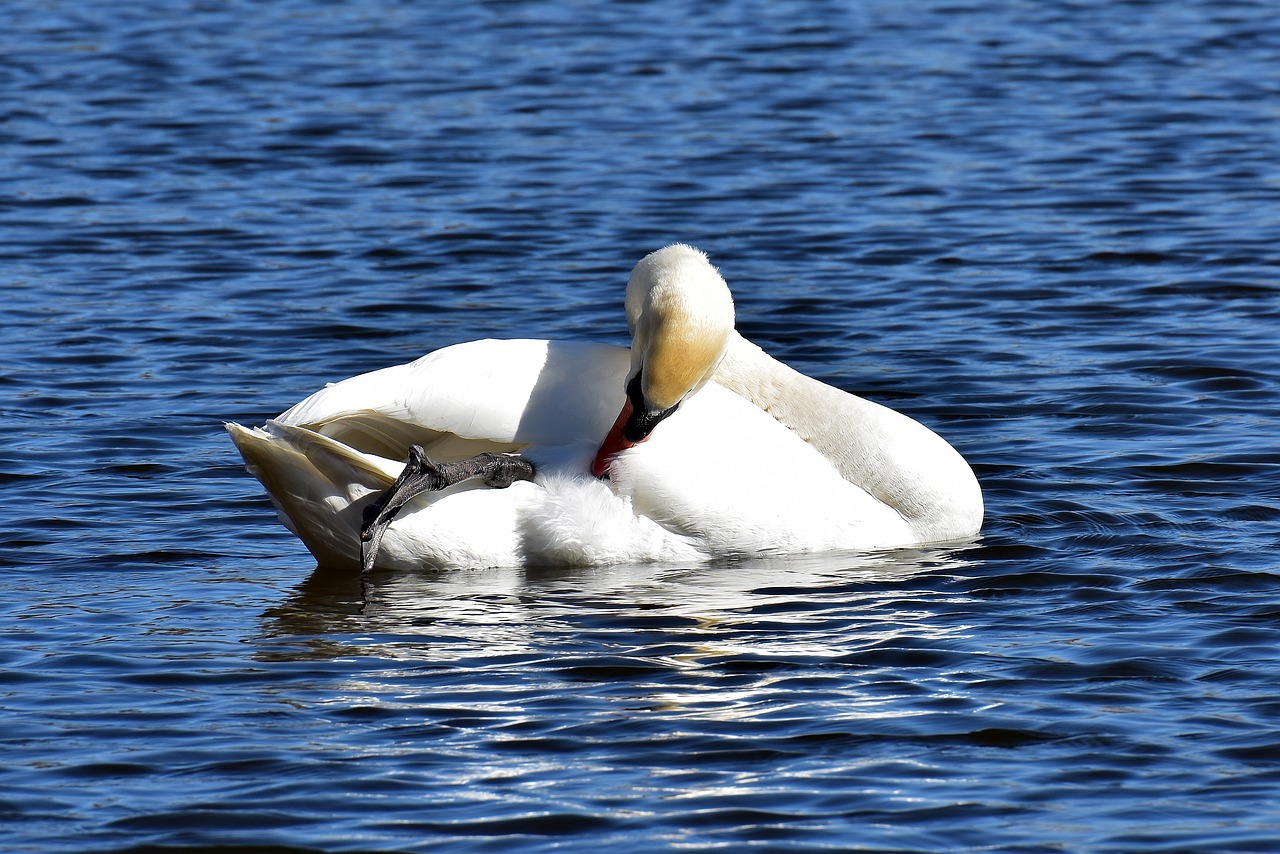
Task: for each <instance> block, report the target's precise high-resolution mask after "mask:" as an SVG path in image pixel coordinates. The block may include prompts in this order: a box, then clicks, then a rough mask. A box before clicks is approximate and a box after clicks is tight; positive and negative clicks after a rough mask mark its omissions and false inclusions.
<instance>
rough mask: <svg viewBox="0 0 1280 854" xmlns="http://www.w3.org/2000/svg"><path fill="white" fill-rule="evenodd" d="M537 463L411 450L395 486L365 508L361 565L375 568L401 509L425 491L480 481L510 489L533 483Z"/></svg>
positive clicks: (510, 456)
mask: <svg viewBox="0 0 1280 854" xmlns="http://www.w3.org/2000/svg"><path fill="white" fill-rule="evenodd" d="M533 475H534V469H533V463H531V462H529V461H528V460H526V459H524V458H523V457H517V456H515V455H514V454H491V453H486V454H477V455H476V456H474V457H471V458H470V459H466V460H458V461H456V462H450V463H437V462H432V461H431V460H430V459H428V458H427V454H426V452H425V451H424V450H422V446H421V445H414V446H413V447H411V448H409V461H408V462H407V463H406V464H405V467H404V471H402V472H400V476H399V477H398V478H396V480H395V483H393V484H391V487H390V488H389V489H388V490H387V491H386V492H384V493H382V494H381V495H379V496H378V498H377V499H376V500H375V501H374V502H373V503H372V504H370V505H369V506H368V507H366V508H365V509H364V524H362V525H361V526H360V565H361V567H362V569H363V571H364V572H370V571H371V570H372V569H373V564H374V561H375V560H377V558H378V549H379V548H380V547H381V545H382V537H383V535H384V534H386V532H387V528H388V527H389V526H390V525H391V520H392V519H394V518H395V517H396V515H397V514H398V513H399V512H400V510H401V509H402V508H403V507H404V506H405V505H406V504H408V503H409V502H410V501H412V500H413V499H414V498H416V497H417V496H419V495H421V494H422V493H424V492H435V491H438V490H441V489H447V488H448V487H450V486H453V485H454V484H455V483H462V482H463V481H465V480H471V479H473V478H477V477H478V478H480V479H481V481H482V482H483V483H484V485H485V486H491V487H493V488H494V489H506V488H507V487H508V486H510V485H511V484H513V483H515V482H516V481H517V480H533Z"/></svg>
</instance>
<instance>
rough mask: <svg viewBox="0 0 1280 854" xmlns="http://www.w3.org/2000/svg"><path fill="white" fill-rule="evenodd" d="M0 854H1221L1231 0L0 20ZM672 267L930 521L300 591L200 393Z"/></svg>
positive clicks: (223, 413)
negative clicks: (927, 484) (820, 392)
mask: <svg viewBox="0 0 1280 854" xmlns="http://www.w3.org/2000/svg"><path fill="white" fill-rule="evenodd" d="M0 82H2V84H3V85H2V86H0V118H2V121H0V163H3V169H0V281H2V282H3V286H2V287H3V294H4V299H3V301H0V321H2V322H3V325H4V329H5V330H6V334H5V336H4V339H5V341H4V343H3V345H0V406H2V407H3V412H2V417H0V481H2V482H3V485H4V491H3V494H2V497H0V546H2V547H3V548H2V549H0V568H2V569H0V571H2V573H3V576H2V577H3V582H4V586H5V590H6V595H5V596H4V599H3V604H2V605H0V662H2V663H3V672H2V675H0V679H2V680H3V684H2V685H0V750H2V751H3V753H2V755H3V758H4V761H3V764H2V765H0V848H3V849H4V850H6V851H15V852H16V851H32V852H84V851H100V852H125V851H133V852H142V851H160V850H163V851H170V852H171V851H181V850H187V849H191V850H195V849H199V850H202V851H208V850H220V851H248V850H263V849H268V850H271V851H275V852H304V851H308V852H309V851H365V852H373V851H382V852H391V851H395V852H418V851H442V850H443V851H495V852H507V851H517V850H518V851H547V852H550V851H557V852H578V851H583V852H587V851H591V852H594V851H598V850H602V849H604V848H606V847H607V848H609V849H610V850H614V851H618V852H649V851H656V850H677V849H679V850H699V851H703V850H712V849H724V850H730V851H739V850H744V849H749V848H754V849H759V850H770V851H772V850H794V851H807V850H818V849H833V850H857V851H884V852H888V851H893V852H941V851H967V850H984V851H1000V852H1052V851H1071V852H1078V851H1097V852H1133V851H1160V852H1243V851H1250V852H1252V851H1257V852H1263V851H1267V852H1270V851H1275V850H1277V844H1280V843H1278V842H1277V840H1278V839H1280V808H1278V807H1277V803H1278V802H1280V447H1278V439H1280V382H1278V381H1277V373H1278V372H1280V343H1278V341H1280V16H1277V15H1276V13H1275V6H1274V4H1273V3H1271V2H1262V1H1261V0H1260V2H1229V0H1169V2H1102V1H1101V0H1097V2H1093V0H1080V2H1066V0H1050V2H1040V3H1022V2H1014V1H1013V0H995V2H985V3H980V4H975V3H962V2H954V0H938V2H920V3H897V2H876V0H870V2H865V3H836V2H825V3H824V2H815V3H799V2H773V3H770V2H755V1H754V0H748V2H742V3H731V4H730V3H725V4H722V3H710V2H691V3H679V2H674V0H657V2H633V3H610V4H592V3H585V2H577V3H568V2H567V3H523V2H492V3H481V2H475V3H465V2H464V3H451V4H445V3H430V2H417V3H415V2H407V0H402V2H395V0H358V1H357V0H351V2H340V0H332V1H331V2H321V1H320V0H285V2H272V3H256V2H249V0H228V1H227V2H213V0H189V1H188V0H182V2H179V0H173V2H163V0H139V2H132V3H108V2H105V0H88V2H86V0H17V2H9V3H5V4H4V5H3V7H0ZM674 240H683V241H687V242H691V243H694V244H696V245H698V246H700V247H701V248H703V249H705V250H706V251H708V252H709V253H710V254H711V257H712V259H713V260H714V261H715V262H716V263H717V264H718V265H719V266H720V268H721V269H722V271H723V272H724V274H725V276H726V278H727V279H728V281H729V283H730V285H731V286H732V287H733V288H734V291H735V293H736V297H737V302H738V313H739V317H740V326H741V328H742V330H743V331H744V333H745V334H747V335H748V337H751V338H753V339H754V340H756V341H757V342H758V343H760V344H761V345H762V346H764V347H765V348H766V349H768V350H769V351H770V352H772V353H773V354H774V355H776V356H778V357H779V358H781V359H783V360H785V361H787V362H789V363H791V364H793V365H795V366H796V367H798V368H800V369H802V370H804V371H805V372H807V373H809V374H811V375H813V376H816V377H819V378H821V379H823V380H825V381H827V382H830V383H833V384H835V385H838V386H840V387H841V388H845V389H848V390H850V391H853V392H856V393H859V394H863V395H865V396H867V397H870V398H872V399H874V400H878V401H881V402H883V403H887V404H889V405H891V406H894V407H896V408H898V409H900V410H902V411H905V412H907V413H909V414H911V415H913V416H914V417H916V418H918V419H919V420H921V421H923V422H925V423H927V424H928V425H930V426H931V427H933V428H934V429H936V430H937V431H938V432H940V433H942V434H943V435H944V436H946V437H947V438H948V439H950V440H951V441H952V443H953V444H954V445H956V447H958V448H959V449H960V450H961V451H962V452H963V453H964V454H965V455H966V457H967V458H968V459H969V460H970V461H971V462H972V463H973V465H974V468H975V470H976V471H977V472H978V475H979V477H980V479H981V481H982V483H983V487H984V491H985V495H986V500H987V508H988V520H987V523H986V526H985V528H984V531H983V535H982V537H981V538H980V539H979V540H977V541H975V542H974V543H972V544H966V545H961V546H957V547H955V548H947V549H923V550H912V551H904V552H901V553H894V554H889V555H868V556H866V557H864V558H858V557H849V556H847V555H846V556H840V557H830V556H826V557H824V556H815V557H806V558H803V559H793V560H770V561H759V562H743V563H739V564H735V565H727V566H707V567H689V566H624V567H613V568H603V569H591V570H580V569H564V570H556V569H540V570H536V571H534V570H494V571H483V572H446V573H438V574H427V573H421V574H412V573H378V574H376V575H374V576H373V577H372V578H371V579H370V580H369V581H368V583H367V584H362V583H361V581H360V579H358V578H355V577H352V576H351V575H349V574H341V573H333V572H325V571H323V570H318V569H316V568H315V566H314V564H313V562H312V561H311V560H310V559H309V556H308V554H307V553H306V551H305V550H304V549H303V547H302V546H301V544H300V543H298V542H297V541H296V540H295V539H294V538H293V537H292V536H291V535H290V534H289V533H288V532H287V531H285V530H284V528H282V527H281V526H280V525H279V524H277V522H276V521H275V518H274V513H273V511H272V510H271V507H270V505H269V503H268V501H267V499H266V497H265V496H264V494H263V492H262V490H261V489H260V487H259V486H258V484H257V482H256V481H254V480H253V479H252V478H251V477H249V476H248V475H247V474H246V473H245V472H244V470H243V467H242V466H241V463H240V460H239V458H238V456H237V455H236V453H235V451H234V449H233V448H232V446H231V444H230V442H229V441H228V440H227V437H226V435H225V433H224V432H223V430H222V426H221V424H222V422H223V421H224V420H237V421H241V422H247V423H260V422H261V421H262V420H263V419H264V418H266V417H270V416H272V415H275V414H276V413H278V412H280V411H282V410H283V409H285V408H286V407H287V406H289V405H290V404H292V403H293V402H294V401H296V400H299V399H300V398H302V397H303V396H305V395H306V394H308V393H310V392H311V391H312V390H314V389H316V388H318V387H319V386H321V385H322V384H323V383H325V382H327V381H331V380H336V379H340V378H343V377H346V376H350V375H353V374H356V373H360V372H363V371H367V370H371V369H373V368H377V367H381V366H383V365H388V364H395V363H399V362H404V361H407V360H409V359H411V358H414V357H416V356H417V355H419V354H420V353H423V352H427V351H429V350H433V349H436V348H438V347H441V346H445V345H447V344H451V343H455V342H457V341H463V340H469V339H473V338H480V337H485V336H499V337H503V336H505V337H515V336H532V337H553V338H556V337H568V338H590V339H596V340H604V341H613V342H619V343H621V342H624V341H625V324H624V321H623V316H622V309H621V298H622V289H623V286H624V283H625V278H626V275H627V272H628V271H629V269H630V267H631V266H632V265H633V264H634V263H635V261H636V260H637V259H639V258H640V257H641V256H642V255H644V254H645V253H647V252H649V251H651V250H653V249H655V248H657V247H659V246H661V245H664V244H665V243H668V242H671V241H674Z"/></svg>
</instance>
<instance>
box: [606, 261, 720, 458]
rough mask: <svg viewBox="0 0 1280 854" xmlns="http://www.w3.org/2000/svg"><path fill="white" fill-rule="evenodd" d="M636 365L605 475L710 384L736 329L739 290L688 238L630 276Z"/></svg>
mask: <svg viewBox="0 0 1280 854" xmlns="http://www.w3.org/2000/svg"><path fill="white" fill-rule="evenodd" d="M626 310H627V326H628V327H629V328H630V330H631V370H630V372H629V373H628V375H627V388H626V391H627V400H626V403H625V404H623V407H622V412H621V413H620V414H619V415H618V420H617V422H616V423H615V424H614V426H613V429H611V430H610V431H609V435H608V436H607V437H606V438H605V441H604V443H603V444H602V445H601V446H600V450H599V452H598V453H597V454H596V458H595V462H594V463H593V464H592V467H591V468H592V472H593V473H594V474H595V475H596V477H603V476H604V474H605V472H607V471H608V468H609V460H610V459H611V458H612V457H613V455H614V454H616V453H618V452H619V451H622V450H625V449H627V448H629V447H631V446H633V445H636V444H638V443H640V442H643V441H644V440H645V439H647V438H649V434H650V433H652V432H653V430H654V428H655V427H657V426H658V424H659V423H660V422H661V421H662V420H663V419H665V418H667V417H668V416H669V415H671V414H672V413H673V412H675V411H676V409H678V408H679V406H680V403H681V402H682V401H684V400H685V399H686V398H688V397H689V396H690V395H692V394H694V393H696V392H697V391H698V390H699V389H700V388H702V387H703V386H704V385H706V384H707V382H708V381H709V380H710V379H711V377H712V375H714V374H715V371H716V367H717V366H718V365H719V364H720V360H721V359H722V358H723V357H724V352H725V348H726V347H727V346H728V344H729V338H730V336H731V335H732V334H733V324H734V316H733V297H732V295H731V294H730V293H729V286H728V285H727V284H725V281H724V279H723V278H722V277H721V276H720V272H719V271H718V270H716V268H715V267H713V266H712V265H711V262H710V261H709V260H707V256H706V255H705V254H703V253H702V252H700V251H698V250H697V249H694V248H693V247H692V246H686V245H684V244H682V243H676V244H672V245H671V246H667V247H665V248H663V249H659V250H658V251H657V252H653V253H650V254H649V255H646V256H645V257H644V258H642V259H641V260H640V263H638V264H636V266H635V269H633V270H632V271H631V278H630V279H629V280H628V282H627V301H626Z"/></svg>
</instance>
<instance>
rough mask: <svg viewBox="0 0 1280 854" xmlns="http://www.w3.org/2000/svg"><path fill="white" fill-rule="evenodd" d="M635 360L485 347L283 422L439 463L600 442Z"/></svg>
mask: <svg viewBox="0 0 1280 854" xmlns="http://www.w3.org/2000/svg"><path fill="white" fill-rule="evenodd" d="M628 365H629V355H628V351H627V350H626V349H625V348H622V347H616V346H612V345H608V344H593V343H584V342H565V341H543V340H531V339H526V340H483V341H472V342H468V343H465V344H457V345H454V346H451V347H446V348H444V349H441V350H437V351H435V352H433V353H429V354H427V355H426V356H423V357H422V358H420V359H417V360H416V361H413V362H410V363H408V364H405V365H397V366H395V367H391V368H384V369H382V370H378V371H373V372H371V373H367V374H362V375H360V376H357V377H352V378H351V379H347V380H343V381H341V382H338V383H334V384H332V385H330V386H328V387H327V388H324V389H322V390H320V391H318V392H316V393H315V394H313V395H311V396H310V397H308V398H306V399H305V400H303V401H301V402H300V403H298V404H297V405H295V406H294V407H292V408H291V409H289V410H288V411H286V412H285V413H284V414H282V415H281V416H280V417H279V418H278V419H277V421H279V422H280V423H282V424H289V425H295V426H303V427H308V428H310V429H312V430H314V431H316V432H319V433H321V434H323V435H326V436H329V437H331V438H334V439H337V440H339V441H341V442H343V443H345V444H347V445H349V446H351V447H354V448H359V449H360V450H363V451H366V452H369V453H373V454H377V455H379V456H384V457H389V458H391V459H403V458H404V456H405V453H406V452H407V449H408V447H409V445H411V444H419V445H422V446H423V447H424V448H425V449H426V451H427V454H428V456H430V457H432V458H433V459H440V460H449V459H462V458H464V457H467V456H471V455H473V454H477V453H481V452H483V451H515V450H520V449H523V448H526V447H529V446H531V445H564V444H579V443H586V444H589V443H591V442H593V441H595V442H599V441H600V439H601V438H602V437H603V436H604V434H605V432H606V431H607V430H608V428H609V425H610V423H611V422H612V416H613V415H614V414H616V411H617V409H618V407H619V406H620V405H621V403H622V399H623V385H624V382H625V378H626V372H627V368H628Z"/></svg>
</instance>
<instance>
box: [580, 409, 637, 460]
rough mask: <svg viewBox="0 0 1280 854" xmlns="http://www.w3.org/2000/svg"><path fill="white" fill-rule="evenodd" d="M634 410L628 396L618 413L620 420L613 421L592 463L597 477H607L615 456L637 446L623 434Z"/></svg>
mask: <svg viewBox="0 0 1280 854" xmlns="http://www.w3.org/2000/svg"><path fill="white" fill-rule="evenodd" d="M634 411H635V407H633V406H632V405H631V398H627V402H626V403H624V404H622V411H621V412H619V413H618V420H617V421H615V422H613V427H611V428H609V435H607V436H605V437H604V442H602V443H601V445H600V450H598V451H596V458H595V460H593V461H592V463H591V474H592V475H594V476H595V477H606V476H607V475H608V474H609V463H611V462H613V458H614V457H615V456H616V455H618V454H619V453H621V452H622V451H625V450H626V449H627V448H633V447H635V446H636V444H637V443H636V442H632V441H631V440H630V439H628V438H627V437H625V436H623V435H622V431H623V430H624V429H625V428H626V426H627V422H628V421H630V420H631V416H632V413H633V412H634ZM641 441H643V440H641Z"/></svg>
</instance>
